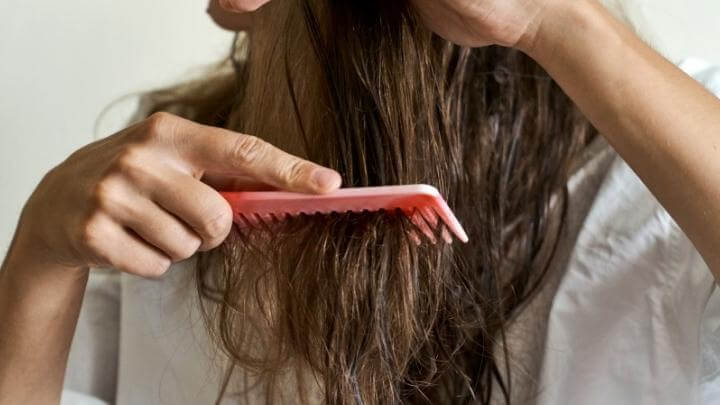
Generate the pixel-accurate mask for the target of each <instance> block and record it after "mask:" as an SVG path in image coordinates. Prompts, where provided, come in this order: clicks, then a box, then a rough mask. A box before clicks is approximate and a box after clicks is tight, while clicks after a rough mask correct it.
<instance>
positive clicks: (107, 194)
mask: <svg viewBox="0 0 720 405" xmlns="http://www.w3.org/2000/svg"><path fill="white" fill-rule="evenodd" d="M119 189H120V188H119V187H118V185H117V183H116V182H115V181H113V180H110V179H104V180H101V181H99V182H98V183H97V184H96V185H95V187H93V189H92V191H91V194H90V201H91V209H92V210H95V211H105V210H106V209H107V208H109V206H110V205H111V204H112V203H113V202H114V201H116V200H117V199H118V193H119V192H120V191H119ZM93 213H94V212H91V215H92V214H93ZM91 218H92V216H91ZM89 221H90V222H91V223H92V222H96V221H94V220H93V219H90V220H89Z"/></svg>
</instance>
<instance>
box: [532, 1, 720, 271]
mask: <svg viewBox="0 0 720 405" xmlns="http://www.w3.org/2000/svg"><path fill="white" fill-rule="evenodd" d="M556 3H564V4H563V5H562V6H559V7H554V8H553V7H550V8H549V11H548V14H547V15H546V17H545V18H544V19H543V23H541V25H540V26H539V28H538V30H537V32H536V34H535V35H534V37H533V41H531V42H529V43H527V44H525V48H524V49H523V50H524V51H526V52H527V53H528V54H529V55H530V56H532V57H533V58H534V59H535V60H537V61H538V62H539V63H540V64H541V65H542V66H543V67H544V68H545V69H546V70H547V71H548V72H549V73H550V75H551V76H552V77H553V78H554V79H555V80H556V81H557V82H558V83H559V84H560V86H562V87H563V89H564V90H565V91H566V92H567V93H568V95H569V96H570V97H571V98H572V99H573V100H574V101H575V102H576V103H577V104H578V106H579V107H580V108H581V109H582V111H583V112H584V113H585V114H586V116H587V117H588V118H589V119H590V120H591V121H592V122H593V124H594V125H595V126H596V127H597V128H598V129H599V130H600V131H601V132H602V133H603V134H604V135H605V137H606V138H607V139H608V141H609V143H610V144H611V145H612V146H613V147H614V148H615V150H616V151H617V152H618V153H619V154H620V155H621V156H622V157H623V158H624V159H625V161H626V162H628V164H629V165H630V166H631V167H632V168H633V169H634V170H635V172H636V173H637V174H638V176H639V177H640V178H641V179H642V180H643V182H644V183H645V184H646V185H647V186H648V188H649V189H650V190H651V191H652V192H653V194H654V195H655V196H656V197H657V198H658V200H659V201H660V203H661V204H662V205H663V206H664V207H665V208H666V209H667V211H668V212H669V213H670V214H671V215H672V216H673V218H674V219H675V220H676V222H677V223H678V224H679V225H680V226H681V227H682V229H683V230H684V231H685V233H686V234H687V235H688V236H689V238H690V239H691V240H692V241H693V243H694V244H695V246H696V247H697V249H698V250H699V252H700V253H701V254H702V255H703V257H704V259H705V261H706V262H707V264H708V265H709V266H710V268H711V270H712V271H713V273H714V275H715V277H716V279H718V280H720V101H718V99H717V98H716V97H715V96H713V95H712V94H711V93H709V92H708V91H706V90H705V89H704V88H703V87H702V86H701V85H700V84H698V83H696V82H695V81H694V80H693V79H692V78H690V77H688V76H687V75H685V74H684V73H683V72H682V71H680V70H679V69H678V68H676V67H675V66H673V65H672V64H671V63H669V62H667V61H666V60H665V59H664V58H663V57H662V56H660V55H659V54H657V53H656V52H655V51H653V50H652V49H650V48H649V47H648V46H647V45H645V44H644V43H643V42H642V41H641V40H640V39H638V38H637V37H636V36H635V35H634V34H633V33H632V32H631V31H630V30H629V29H628V28H626V27H625V26H624V25H622V24H621V23H620V22H618V21H616V20H615V19H614V18H613V17H612V16H611V15H610V14H609V13H608V12H607V11H606V10H605V9H604V8H603V7H602V6H601V5H599V4H598V3H596V2H594V1H590V0H576V1H567V2H556Z"/></svg>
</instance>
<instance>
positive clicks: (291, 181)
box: [173, 120, 342, 193]
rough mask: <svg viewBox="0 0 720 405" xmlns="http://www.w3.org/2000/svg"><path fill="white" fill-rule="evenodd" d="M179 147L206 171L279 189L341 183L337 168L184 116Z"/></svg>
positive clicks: (318, 188) (325, 188) (320, 189)
mask: <svg viewBox="0 0 720 405" xmlns="http://www.w3.org/2000/svg"><path fill="white" fill-rule="evenodd" d="M174 135H175V137H177V138H179V139H175V140H174V141H173V143H174V145H175V146H176V147H179V148H180V151H181V153H183V154H184V156H185V157H186V158H187V159H188V160H189V161H190V162H191V163H192V164H194V165H195V166H196V167H198V168H199V169H201V170H202V171H203V172H206V171H207V172H211V173H216V174H224V175H228V176H233V177H249V178H251V179H254V180H256V181H258V182H260V183H265V184H268V185H271V186H274V187H277V188H279V189H283V190H288V191H296V192H304V193H327V192H330V191H334V190H336V189H337V188H339V187H340V184H341V182H342V179H341V177H340V174H338V173H337V172H336V171H334V170H331V169H328V168H325V167H323V166H320V165H318V164H315V163H312V162H310V161H307V160H304V159H301V158H299V157H297V156H293V155H291V154H289V153H287V152H284V151H282V150H280V149H278V148H276V147H274V146H272V145H271V144H269V143H267V142H265V141H263V140H262V139H260V138H257V137H254V136H250V135H243V134H238V133H236V132H232V131H228V130H224V129H220V128H213V127H208V126H204V125H200V124H196V123H193V122H191V121H187V120H185V121H184V122H183V125H181V126H178V127H176V132H175V134H174Z"/></svg>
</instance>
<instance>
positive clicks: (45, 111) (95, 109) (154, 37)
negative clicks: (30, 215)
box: [0, 0, 720, 258]
mask: <svg viewBox="0 0 720 405" xmlns="http://www.w3.org/2000/svg"><path fill="white" fill-rule="evenodd" d="M276 1H283V0H276ZM608 2H609V3H612V6H613V7H615V8H617V9H619V10H622V11H624V12H625V13H626V14H627V15H628V20H629V21H630V22H631V23H632V24H633V25H634V26H635V27H636V28H637V30H638V31H639V32H640V34H641V36H642V37H643V38H645V39H646V40H647V41H648V42H650V43H651V44H652V45H653V46H654V47H655V48H656V49H658V50H660V51H661V52H662V53H663V54H664V55H666V56H667V57H668V58H669V59H671V60H673V61H678V60H680V59H682V58H685V57H689V56H694V57H699V58H703V59H706V60H708V61H710V62H713V63H717V64H720V1H718V0H684V1H678V0H608ZM205 7H206V3H205V2H204V0H122V1H117V0H72V1H63V0H25V1H2V2H0V258H2V257H3V256H4V253H5V251H6V249H7V246H8V245H9V243H10V240H11V238H12V235H13V233H14V229H15V225H16V222H17V219H18V216H19V214H20V211H21V209H22V206H23V204H24V202H25V200H26V199H27V198H28V196H29V195H30V193H31V192H32V190H33V189H34V188H35V186H36V184H37V183H38V181H39V180H40V179H41V178H42V176H43V175H44V173H46V172H47V171H48V170H49V169H51V168H52V167H54V166H55V165H57V164H58V163H60V162H61V161H62V160H64V159H65V158H66V157H67V156H68V155H69V154H70V153H71V152H72V151H74V150H76V149H78V148H79V147H81V146H82V145H85V144H87V143H89V142H91V141H92V140H93V139H94V138H95V137H96V134H95V133H94V127H95V123H96V120H97V119H98V117H99V116H100V114H101V112H102V111H103V110H104V109H105V108H106V107H108V105H110V104H111V103H112V102H113V101H116V100H118V99H119V98H121V97H122V96H124V95H128V94H132V93H134V92H138V91H142V90H148V89H151V88H156V87H159V86H165V85H169V84H172V83H175V82H178V81H180V80H182V79H183V78H186V77H189V76H190V75H192V74H197V73H198V72H199V71H200V69H199V68H200V67H202V66H203V65H207V64H210V63H213V62H215V61H217V60H219V59H221V58H222V57H224V56H225V55H226V54H227V52H228V49H229V45H230V40H231V35H230V34H228V33H226V32H223V31H221V30H220V29H218V28H216V27H215V26H214V25H213V24H212V22H211V21H210V19H209V17H207V15H206V13H205V12H204V11H205ZM132 108H133V104H132V103H130V104H128V103H122V104H121V105H120V106H119V107H117V108H115V109H113V111H112V112H111V113H110V114H109V115H108V116H107V119H104V120H103V125H101V126H100V128H101V133H100V134H98V135H100V136H105V135H109V134H110V133H111V132H112V131H114V130H117V129H120V127H121V123H122V122H123V120H124V119H125V118H127V117H128V116H129V114H130V112H131V109H132Z"/></svg>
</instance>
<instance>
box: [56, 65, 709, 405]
mask: <svg viewBox="0 0 720 405" xmlns="http://www.w3.org/2000/svg"><path fill="white" fill-rule="evenodd" d="M681 67H682V68H683V69H684V70H685V71H686V72H688V73H689V74H691V75H692V76H693V77H695V78H696V79H697V80H699V81H700V82H702V83H703V84H705V85H706V86H707V87H708V88H710V89H711V90H712V91H714V92H715V93H716V94H718V95H720V69H719V68H717V67H711V66H708V65H707V64H705V63H703V62H701V61H697V60H688V61H686V62H684V63H683V64H681ZM586 153H587V158H586V162H585V163H584V164H583V166H582V167H581V168H580V170H578V171H577V172H575V173H574V174H573V176H572V177H571V179H570V181H569V188H570V192H571V193H570V207H569V215H568V221H567V223H566V228H565V230H564V234H563V239H562V243H561V245H560V249H559V251H558V252H557V253H556V256H555V258H554V259H553V260H554V268H555V270H552V271H551V273H550V274H549V276H548V280H547V281H546V285H545V286H544V287H543V290H542V292H541V293H540V294H539V295H538V298H536V299H535V301H534V302H533V303H532V304H531V306H530V307H529V308H528V310H527V311H525V312H524V313H523V315H522V316H521V317H520V318H519V319H518V321H516V323H515V324H514V325H512V326H511V331H510V343H509V344H510V346H511V353H513V364H514V365H517V367H516V368H517V370H515V369H514V370H513V373H514V374H513V378H514V379H515V380H514V382H513V387H514V388H516V387H526V389H525V390H524V391H525V392H522V391H523V389H520V390H518V391H519V393H518V394H517V395H516V396H518V395H519V396H518V398H519V399H520V400H519V401H518V403H528V402H530V403H536V404H543V405H544V404H547V405H550V404H553V405H554V404H602V405H605V404H633V405H637V404H673V405H675V404H713V403H720V294H715V293H713V291H714V286H715V283H714V279H713V277H712V275H711V274H710V272H709V269H708V268H707V266H706V265H705V263H704V262H703V260H702V258H701V257H700V255H699V254H698V252H697V251H696V250H695V248H694V247H693V245H692V244H691V243H690V241H689V240H688V239H687V237H686V236H685V235H684V233H683V232H682V230H681V229H680V228H679V227H678V226H677V225H676V224H675V222H674V221H673V220H672V218H671V217H670V216H669V215H668V213H667V212H666V211H665V210H664V209H663V207H662V206H661V205H660V204H659V203H658V202H657V200H656V199H655V198H654V197H653V195H652V194H651V193H650V192H649V191H648V189H647V188H646V187H645V186H644V185H643V183H642V182H641V181H640V179H639V178H638V177H637V176H636V175H635V174H634V173H633V171H632V170H631V169H630V168H629V166H628V165H627V164H626V163H625V162H624V161H623V160H622V159H621V158H620V157H619V156H618V155H617V154H616V153H615V152H614V151H612V149H611V148H610V147H609V146H607V144H606V143H605V142H604V140H603V139H602V138H598V140H597V141H596V142H594V143H593V145H591V147H589V148H588V151H587V152H586ZM197 300H198V298H197V293H196V287H195V284H194V281H193V262H192V261H189V262H185V263H180V264H178V265H175V266H173V268H172V269H171V271H170V273H169V275H168V277H167V278H165V279H164V280H162V281H148V280H141V279H137V278H132V277H129V276H124V275H123V276H119V275H118V274H115V273H111V272H103V271H98V272H96V273H94V274H93V275H92V276H91V280H90V282H89V285H88V289H87V293H86V298H85V303H84V306H83V310H82V313H81V317H80V322H79V325H78V330H77V333H76V337H75V341H74V342H73V348H72V351H71V356H70V364H69V368H68V376H67V379H66V388H67V391H66V394H65V396H64V402H63V403H64V404H66V405H72V404H76V405H80V404H85V405H94V404H96V403H98V402H97V401H99V400H100V399H102V400H105V401H108V402H113V401H115V402H116V403H118V404H133V405H143V404H148V405H149V404H153V405H154V404H173V405H185V404H187V405H190V404H207V403H214V401H215V399H216V394H217V392H218V389H219V388H218V381H219V380H220V378H221V376H222V370H223V364H222V360H221V359H220V358H219V357H218V356H216V355H215V354H214V349H213V347H212V345H210V343H209V340H208V337H207V334H206V332H205V328H204V325H203V323H202V319H201V317H200V314H199V310H198V301H197ZM518 370H519V372H517V373H516V371H518ZM518 382H520V383H518ZM93 401H95V402H93Z"/></svg>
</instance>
